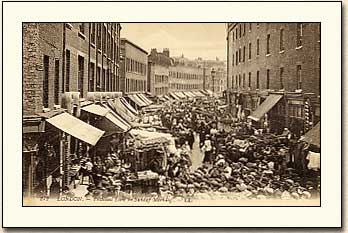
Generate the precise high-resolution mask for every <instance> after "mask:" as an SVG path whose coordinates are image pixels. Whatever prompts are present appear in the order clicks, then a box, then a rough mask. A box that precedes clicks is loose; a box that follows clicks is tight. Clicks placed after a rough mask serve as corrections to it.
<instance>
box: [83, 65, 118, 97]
mask: <svg viewBox="0 0 348 233" xmlns="http://www.w3.org/2000/svg"><path fill="white" fill-rule="evenodd" d="M117 74H118V70H116V73H113V72H112V70H110V69H101V68H100V67H97V69H96V70H95V64H94V63H93V62H90V63H89V82H88V91H91V92H93V91H98V92H104V91H120V90H121V88H120V79H119V76H118V75H117Z"/></svg>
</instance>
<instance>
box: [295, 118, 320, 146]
mask: <svg viewBox="0 0 348 233" xmlns="http://www.w3.org/2000/svg"><path fill="white" fill-rule="evenodd" d="M300 140H301V141H303V142H307V143H308V144H311V145H314V146H317V147H319V148H320V121H319V122H318V123H317V124H316V125H315V126H314V127H313V128H312V129H310V130H309V131H308V132H307V133H306V134H305V135H303V136H302V137H301V138H300Z"/></svg>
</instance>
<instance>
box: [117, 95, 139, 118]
mask: <svg viewBox="0 0 348 233" xmlns="http://www.w3.org/2000/svg"><path fill="white" fill-rule="evenodd" d="M120 101H121V103H122V104H123V105H124V106H126V108H127V109H128V110H129V111H131V112H132V113H133V114H134V115H138V114H139V112H138V111H137V110H135V109H134V108H133V107H132V105H130V104H129V103H128V101H127V100H125V99H124V98H123V97H121V98H120Z"/></svg>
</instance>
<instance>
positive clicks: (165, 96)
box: [163, 95, 173, 100]
mask: <svg viewBox="0 0 348 233" xmlns="http://www.w3.org/2000/svg"><path fill="white" fill-rule="evenodd" d="M163 97H164V98H166V99H167V100H173V98H171V97H169V96H168V95H164V96H163Z"/></svg>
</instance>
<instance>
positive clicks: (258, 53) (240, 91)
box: [227, 23, 320, 134]
mask: <svg viewBox="0 0 348 233" xmlns="http://www.w3.org/2000/svg"><path fill="white" fill-rule="evenodd" d="M227 26H228V27H227V63H228V66H227V76H228V78H227V88H228V94H227V99H228V101H229V104H230V109H231V113H232V114H233V115H234V116H237V115H240V113H241V112H242V113H243V114H245V115H246V116H249V115H250V117H249V119H253V120H252V121H253V122H255V123H258V124H260V123H261V125H262V122H263V120H265V119H264V118H266V121H269V122H268V123H269V124H268V125H270V128H271V130H273V131H277V130H282V128H284V127H290V128H291V130H292V131H293V132H296V133H297V134H300V133H301V132H302V133H303V131H306V130H307V129H308V128H310V127H311V126H312V125H314V124H315V123H316V122H315V121H318V114H319V112H320V111H318V109H320V105H319V95H320V23H228V25H227ZM270 95H281V96H282V97H284V98H275V99H277V101H274V103H270V106H271V108H270V109H268V110H267V111H266V112H265V113H264V112H263V111H261V110H260V109H259V106H260V105H261V103H262V102H263V101H264V100H267V98H268V97H269V96H270ZM265 105H267V104H266V103H265V104H264V105H263V106H265ZM308 108H309V109H310V110H311V112H310V113H308V111H307V110H308ZM256 109H259V110H258V112H262V113H263V114H261V115H262V118H263V119H260V117H255V116H253V113H254V111H255V110H256ZM306 109H307V110H306ZM306 111H307V112H306ZM305 113H306V114H305ZM243 114H242V115H243ZM319 116H320V115H319Z"/></svg>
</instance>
